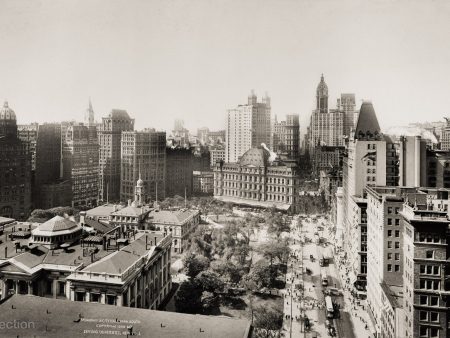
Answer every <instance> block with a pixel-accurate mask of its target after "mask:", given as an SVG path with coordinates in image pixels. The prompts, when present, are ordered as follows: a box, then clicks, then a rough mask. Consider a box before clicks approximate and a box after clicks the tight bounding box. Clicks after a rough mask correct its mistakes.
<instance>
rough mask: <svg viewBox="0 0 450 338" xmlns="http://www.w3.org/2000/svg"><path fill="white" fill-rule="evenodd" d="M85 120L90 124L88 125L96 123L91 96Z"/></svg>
mask: <svg viewBox="0 0 450 338" xmlns="http://www.w3.org/2000/svg"><path fill="white" fill-rule="evenodd" d="M84 122H85V123H86V124H87V125H88V126H93V125H94V124H95V119H94V109H93V108H92V102H91V99H90V98H89V105H88V108H87V109H86V112H85V114H84Z"/></svg>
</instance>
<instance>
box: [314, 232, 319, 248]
mask: <svg viewBox="0 0 450 338" xmlns="http://www.w3.org/2000/svg"><path fill="white" fill-rule="evenodd" d="M314 242H315V243H316V244H317V245H319V244H320V236H319V234H317V233H316V234H315V235H314Z"/></svg>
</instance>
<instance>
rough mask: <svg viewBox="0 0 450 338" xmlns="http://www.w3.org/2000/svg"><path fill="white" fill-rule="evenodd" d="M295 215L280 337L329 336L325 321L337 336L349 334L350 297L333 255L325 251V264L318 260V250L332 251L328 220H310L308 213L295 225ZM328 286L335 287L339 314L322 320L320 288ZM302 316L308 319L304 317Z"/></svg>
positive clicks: (351, 329)
mask: <svg viewBox="0 0 450 338" xmlns="http://www.w3.org/2000/svg"><path fill="white" fill-rule="evenodd" d="M299 217H300V216H299V215H296V216H295V217H294V218H293V219H292V222H291V231H290V241H291V242H290V248H291V258H290V259H289V262H288V272H287V275H286V288H285V300H284V315H283V319H284V321H283V333H282V335H283V336H284V337H316V336H317V337H326V336H330V334H329V332H328V328H327V324H328V325H329V326H332V327H334V328H335V329H336V334H337V336H338V337H345V338H353V337H355V334H354V331H355V330H354V324H353V322H352V320H354V319H353V318H352V317H351V314H350V313H349V311H351V306H350V298H349V296H348V295H346V293H347V292H346V291H345V290H343V288H342V283H341V278H340V273H339V268H338V267H337V266H336V262H335V260H334V259H333V258H334V254H328V255H329V256H330V257H329V258H330V260H329V263H328V264H325V266H323V267H321V266H320V264H319V256H320V254H324V253H333V252H334V250H333V247H332V245H331V244H330V243H329V242H330V241H331V237H332V235H331V234H330V232H329V231H328V230H329V227H328V221H326V220H325V218H323V217H318V218H317V219H316V221H313V218H312V217H304V218H303V219H302V224H303V226H302V227H301V228H299V227H298V226H297V224H298V219H299ZM322 227H323V228H322ZM315 234H318V235H319V236H318V237H319V238H320V241H321V243H317V242H316V240H315V237H316V238H317V236H315ZM311 256H312V257H313V258H312V259H311V258H310V257H311ZM307 271H308V273H307ZM322 274H326V276H327V279H328V287H324V286H322V277H321V275H322ZM301 285H303V288H302V287H301ZM330 288H334V290H335V291H334V295H332V300H333V303H335V304H337V305H336V307H338V308H339V310H337V309H336V310H335V313H337V312H338V313H339V314H337V315H336V314H335V316H334V317H335V318H333V319H329V322H326V321H327V318H326V317H327V310H326V308H325V295H324V291H325V290H326V289H330ZM302 289H303V290H302ZM305 317H306V318H308V319H307V320H304V319H303V318H305ZM336 317H337V318H336ZM307 321H309V328H308V327H307V328H306V330H305V327H304V326H305V323H307ZM358 324H359V323H358ZM360 325H361V324H360ZM360 325H358V330H356V332H358V333H359V332H361V331H360V328H359V326H360ZM363 329H364V328H363ZM358 337H360V335H358Z"/></svg>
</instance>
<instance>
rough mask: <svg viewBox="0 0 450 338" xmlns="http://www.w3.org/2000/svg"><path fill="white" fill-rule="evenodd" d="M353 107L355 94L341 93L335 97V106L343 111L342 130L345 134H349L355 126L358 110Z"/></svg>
mask: <svg viewBox="0 0 450 338" xmlns="http://www.w3.org/2000/svg"><path fill="white" fill-rule="evenodd" d="M355 107H356V99H355V94H341V98H339V99H337V106H336V108H337V110H339V111H341V112H343V113H344V126H343V132H344V135H345V136H350V133H351V132H352V130H353V129H354V128H355V127H356V122H357V120H358V113H359V112H358V111H357V110H356V109H355Z"/></svg>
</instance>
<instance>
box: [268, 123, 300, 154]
mask: <svg viewBox="0 0 450 338" xmlns="http://www.w3.org/2000/svg"><path fill="white" fill-rule="evenodd" d="M272 142H273V151H274V152H276V153H279V154H285V155H286V156H287V158H288V159H291V160H295V161H296V160H298V159H299V155H300V123H299V116H298V114H291V115H286V120H285V121H280V122H278V121H277V120H276V119H275V123H274V132H273V141H272Z"/></svg>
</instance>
